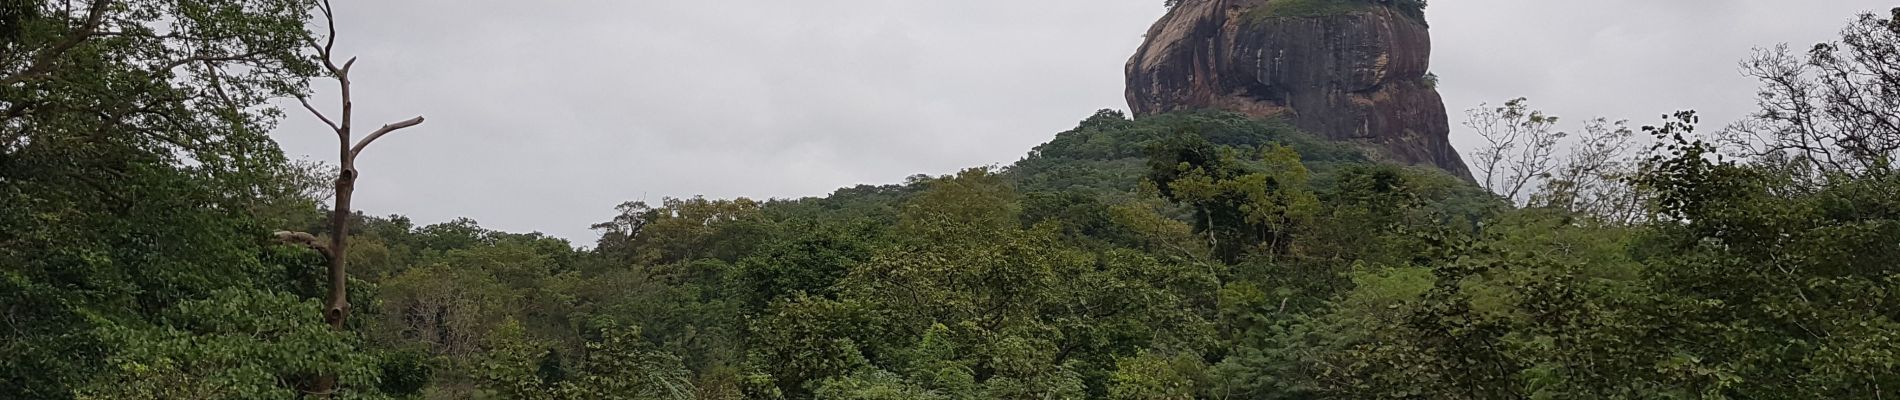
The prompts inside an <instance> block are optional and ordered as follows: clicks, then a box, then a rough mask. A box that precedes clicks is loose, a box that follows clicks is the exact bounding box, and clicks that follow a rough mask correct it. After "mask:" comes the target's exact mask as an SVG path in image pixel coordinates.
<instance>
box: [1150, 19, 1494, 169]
mask: <svg viewBox="0 0 1900 400" xmlns="http://www.w3.org/2000/svg"><path fill="white" fill-rule="evenodd" d="M1274 1H1287V0H1183V1H1182V2H1181V4H1180V5H1177V6H1175V8H1174V9H1173V10H1172V11H1170V12H1169V13H1168V15H1167V16H1165V17H1162V18H1161V21H1160V22H1156V23H1155V25H1154V27H1153V28H1151V29H1149V30H1148V35H1147V41H1146V42H1145V43H1143V44H1142V45H1141V48H1140V49H1139V50H1136V52H1135V56H1134V57H1133V58H1132V59H1130V60H1129V61H1128V70H1127V72H1128V105H1129V107H1130V109H1131V110H1132V111H1134V113H1135V115H1136V116H1137V117H1139V116H1142V115H1149V114H1156V113H1164V112H1169V111H1176V110H1187V109H1204V108H1212V109H1220V110H1227V111H1233V112H1238V113H1242V114H1246V115H1249V116H1253V117H1257V118H1288V119H1289V120H1290V121H1292V122H1293V124H1294V125H1295V126H1298V127H1300V129H1302V130H1305V131H1307V132H1308V133H1312V134H1314V135H1318V136H1321V137H1325V138H1328V139H1332V140H1338V141H1345V142H1351V143H1356V144H1360V145H1362V146H1363V147H1367V148H1370V149H1373V150H1377V151H1375V152H1374V153H1376V154H1379V155H1381V156H1383V157H1384V158H1385V159H1386V160H1388V161H1392V162H1397V163H1402V164H1413V165H1433V166H1437V167H1438V168H1441V169H1444V170H1445V171H1448V172H1451V173H1452V174H1453V175H1456V176H1459V177H1464V178H1466V179H1470V176H1471V172H1470V170H1469V169H1467V168H1466V167H1465V163H1464V160H1463V159H1462V158H1460V157H1459V156H1458V151H1457V150H1455V149H1453V148H1452V147H1451V141H1450V139H1449V138H1448V135H1449V134H1450V133H1451V127H1450V123H1449V119H1448V118H1447V116H1446V114H1445V103H1444V100H1443V99H1442V98H1440V97H1439V95H1438V91H1437V90H1436V89H1434V88H1433V87H1432V84H1431V83H1429V82H1427V80H1426V73H1427V72H1428V70H1429V68H1430V66H1431V49H1432V42H1431V34H1430V32H1429V30H1428V29H1427V27H1426V25H1425V23H1424V21H1422V20H1419V19H1417V18H1414V17H1410V16H1406V15H1405V14H1403V13H1402V12H1400V11H1399V10H1397V9H1395V8H1393V7H1394V6H1390V5H1386V3H1389V1H1384V0H1379V1H1378V2H1373V1H1367V2H1366V3H1364V4H1363V7H1359V8H1357V9H1356V10H1354V11H1349V12H1345V13H1341V14H1336V15H1324V16H1271V15H1267V14H1268V13H1266V12H1264V11H1262V10H1263V7H1266V6H1267V4H1268V3H1271V2H1274ZM1309 1H1310V0H1309ZM1320 1H1326V0H1320ZM1341 1H1360V0H1341Z"/></svg>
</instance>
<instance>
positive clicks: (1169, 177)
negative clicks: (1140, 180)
mask: <svg viewBox="0 0 1900 400" xmlns="http://www.w3.org/2000/svg"><path fill="white" fill-rule="evenodd" d="M1151 151H1152V153H1153V154H1154V155H1153V156H1151V157H1150V158H1149V168H1150V173H1149V179H1150V180H1152V181H1153V182H1154V183H1155V187H1156V188H1157V189H1159V190H1160V192H1161V195H1162V197H1164V198H1166V199H1168V200H1170V201H1174V202H1176V203H1180V204H1185V205H1190V206H1192V207H1194V212H1195V216H1194V220H1195V224H1196V225H1195V230H1196V231H1199V232H1200V233H1202V234H1204V235H1206V236H1207V241H1208V246H1209V247H1212V248H1213V249H1214V254H1215V257H1216V258H1218V259H1220V260H1221V261H1222V262H1226V263H1228V264H1233V263H1235V262H1238V261H1239V260H1240V258H1241V257H1242V256H1243V255H1246V254H1248V253H1249V252H1260V253H1263V254H1269V255H1272V254H1283V253H1285V252H1286V251H1287V246H1290V245H1291V244H1292V234H1293V232H1294V230H1295V228H1296V227H1298V226H1300V225H1301V224H1303V223H1305V222H1307V221H1309V220H1310V219H1311V218H1312V216H1313V214H1314V213H1316V212H1317V211H1316V207H1317V205H1318V199H1317V198H1316V197H1314V195H1313V193H1312V191H1311V190H1310V188H1309V187H1308V186H1307V179H1308V174H1309V172H1308V171H1307V169H1306V166H1305V165H1303V164H1302V163H1301V162H1300V154H1299V153H1298V152H1295V151H1294V150H1293V149H1292V148H1290V147H1286V146H1282V145H1278V144H1271V145H1267V146H1264V147H1262V148H1260V149H1259V150H1258V153H1252V152H1251V151H1249V153H1252V154H1243V153H1241V152H1240V151H1239V150H1235V149H1233V148H1228V147H1223V146H1216V145H1214V144H1213V143H1210V142H1208V141H1207V140H1206V139H1203V138H1201V137H1200V136H1198V135H1192V134H1183V135H1179V136H1177V137H1176V138H1175V139H1173V140H1170V141H1167V142H1163V143H1160V144H1157V145H1155V146H1154V147H1153V148H1152V149H1151ZM1255 154H1257V156H1256V155H1255ZM1253 157H1259V158H1258V160H1253V159H1251V158H1253Z"/></svg>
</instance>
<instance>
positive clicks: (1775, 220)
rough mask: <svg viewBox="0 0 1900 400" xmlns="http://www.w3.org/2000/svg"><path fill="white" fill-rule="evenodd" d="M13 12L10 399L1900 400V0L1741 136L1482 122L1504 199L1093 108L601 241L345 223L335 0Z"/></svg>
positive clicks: (6, 323) (1233, 127)
mask: <svg viewBox="0 0 1900 400" xmlns="http://www.w3.org/2000/svg"><path fill="white" fill-rule="evenodd" d="M1315 1H1318V0H1315ZM3 4H4V5H0V316H3V317H0V398H7V399H74V398H87V399H94V398H97V399H120V398H130V399H161V398H163V399H170V398H295V397H315V396H325V397H343V398H510V399H513V398H523V399H593V398H635V399H687V398H697V399H1053V398H1064V399H1069V398H1114V399H1203V398H1204V399H1232V398H1261V399H1368V398H1372V399H1388V398H1389V399H1520V398H1538V399H1570V398H1643V399H1648V398H1657V399H1662V398H1669V399H1679V398H1707V399H1726V398H1881V397H1882V396H1883V393H1888V394H1890V393H1894V392H1895V391H1896V390H1900V368H1896V366H1900V338H1896V334H1897V333H1896V332H1900V321H1896V319H1897V318H1900V265H1896V264H1895V260H1900V240H1896V238H1900V199H1896V198H1895V196H1893V194H1894V193H1900V174H1897V173H1896V172H1895V171H1894V170H1893V164H1892V160H1893V158H1894V156H1896V153H1897V152H1900V79H1895V77H1900V47H1897V46H1900V40H1897V39H1900V9H1896V10H1894V12H1893V13H1894V14H1893V15H1892V16H1888V15H1881V14H1867V15H1863V16H1861V17H1860V18H1859V19H1858V20H1856V21H1855V22H1854V23H1852V24H1851V25H1850V26H1849V27H1848V28H1847V29H1845V30H1844V31H1843V32H1842V37H1841V39H1840V40H1839V41H1835V42H1829V43H1824V44H1821V45H1817V46H1814V47H1812V48H1811V49H1810V50H1809V51H1806V52H1795V51H1790V50H1788V49H1786V48H1785V47H1784V48H1780V49H1771V50H1769V51H1765V52H1763V53H1761V54H1760V55H1758V56H1757V57H1756V58H1753V59H1750V60H1747V61H1746V62H1745V64H1744V65H1745V66H1747V68H1746V71H1747V72H1748V73H1749V74H1750V75H1751V76H1754V77H1757V78H1760V79H1761V81H1762V84H1763V86H1762V98H1761V106H1762V109H1761V111H1760V112H1759V113H1757V114H1756V115H1754V116H1753V117H1751V118H1750V119H1748V120H1746V121H1742V122H1739V123H1736V124H1734V125H1732V126H1728V127H1722V128H1720V129H1714V128H1710V127H1709V126H1708V125H1707V124H1704V123H1703V122H1702V121H1700V120H1699V118H1698V117H1697V116H1696V114H1695V113H1693V112H1677V113H1672V114H1669V115H1667V116H1665V117H1663V118H1662V119H1659V120H1655V121H1646V122H1643V123H1639V124H1638V125H1640V126H1641V127H1640V128H1630V125H1629V123H1627V122H1616V121H1608V120H1602V119H1597V120H1590V121H1586V123H1585V124H1584V125H1583V129H1582V131H1580V132H1578V133H1576V134H1574V135H1572V134H1566V133H1564V132H1562V131H1561V129H1560V126H1561V125H1560V124H1559V122H1558V121H1559V120H1558V119H1557V118H1555V117H1554V116H1551V115H1547V114H1545V113H1543V112H1541V111H1538V110H1535V109H1533V108H1531V106H1530V104H1529V102H1528V100H1523V99H1518V100H1513V101H1509V102H1506V103H1505V104H1504V105H1503V106H1497V107H1491V106H1485V107H1480V108H1477V109H1473V110H1472V112H1471V113H1470V114H1469V118H1468V120H1467V121H1466V123H1467V126H1469V127H1471V128H1473V129H1474V130H1476V131H1478V132H1479V133H1480V134H1481V135H1483V136H1484V138H1485V139H1486V141H1487V144H1486V146H1485V147H1484V148H1482V149H1479V151H1478V152H1477V153H1476V157H1474V160H1476V165H1474V170H1476V171H1480V172H1481V173H1480V176H1478V181H1479V182H1475V183H1474V182H1469V181H1466V180H1464V179H1461V178H1458V177H1453V176H1451V175H1449V174H1446V173H1443V172H1440V171H1438V170H1435V169H1428V168H1418V167H1403V166H1395V165H1389V164H1381V163H1379V162H1377V161H1376V160H1377V159H1378V158H1377V157H1373V156H1369V155H1367V154H1365V153H1363V152H1362V151H1361V150H1360V149H1358V148H1357V147H1354V146H1351V145H1347V144H1340V143H1334V142H1329V141H1324V140H1320V139H1316V138H1314V137H1311V136H1309V135H1307V134H1305V133H1302V132H1300V131H1299V130H1298V129H1295V128H1293V127H1292V126H1290V125H1289V124H1286V123H1284V122H1281V121H1260V120H1254V119H1249V118H1246V117H1242V116H1239V115H1235V114H1228V113H1220V112H1211V111H1208V112H1181V113H1172V114H1164V115H1156V116H1151V117H1143V118H1139V119H1131V118H1129V117H1127V116H1126V115H1124V114H1122V113H1121V112H1117V111H1113V110H1103V111H1100V112H1097V113H1096V114H1095V115H1092V116H1089V117H1088V118H1086V119H1084V120H1082V121H1081V122H1080V123H1079V124H1078V125H1077V126H1076V127H1075V128H1073V129H1071V130H1069V131H1066V132H1061V133H1058V134H1056V135H1055V137H1054V138H1053V139H1051V140H1050V141H1049V142H1047V143H1045V144H1043V145H1041V146H1038V147H1036V148H1035V149H1033V150H1031V151H1030V152H1029V153H1028V155H1027V156H1025V157H1023V158H1022V159H1021V160H1020V161H1018V162H1016V163H1014V164H1011V165H1007V166H1000V167H986V168H972V169H968V170H964V171H960V172H957V173H954V174H949V175H940V176H928V175H919V176H916V177H913V178H911V179H909V180H907V181H905V182H902V183H898V184H891V185H885V186H858V187H852V188H844V189H839V190H837V191H836V192H834V193H832V194H830V195H828V196H824V197H813V198H803V199H770V200H753V199H744V198H740V199H707V198H700V197H693V198H669V199H666V200H663V201H661V202H658V203H657V204H648V203H644V202H629V203H626V204H623V205H621V206H620V207H618V208H617V209H616V211H617V213H618V215H617V216H615V217H613V218H611V219H610V220H608V221H603V222H601V223H599V224H597V225H595V226H594V228H595V229H596V230H597V231H598V232H599V233H600V234H599V237H598V238H597V239H596V240H594V241H593V243H584V244H579V245H578V246H577V244H576V243H571V242H569V241H567V240H564V239H560V238H554V237H549V236H545V235H541V234H521V233H510V232H501V231H495V230H490V229H487V228H483V227H481V226H480V225H479V224H477V223H476V222H475V221H471V220H465V219H464V220H456V221H450V222H445V223H437V224H426V225H425V224H418V223H416V222H414V221H411V220H410V219H408V218H405V217H403V216H401V215H388V216H376V215H372V214H365V213H361V212H338V213H333V211H336V210H346V211H347V210H348V209H347V208H343V207H337V206H335V205H336V204H339V203H337V201H338V199H337V198H336V196H338V195H339V193H340V192H338V191H337V190H336V188H338V187H342V186H343V184H341V183H333V182H332V180H333V179H337V175H338V174H343V175H344V177H345V178H348V177H350V176H352V175H353V174H355V173H356V172H355V171H354V170H353V169H352V168H349V167H347V166H343V167H339V166H337V165H326V164H311V163H297V162H289V161H287V160H286V159H285V157H284V156H283V154H282V153H281V151H279V150H278V149H277V147H276V144H275V143H274V142H273V141H272V140H270V138H269V137H268V136H267V135H266V133H267V132H269V131H270V130H271V129H272V128H273V127H274V124H275V122H276V121H278V120H280V119H281V118H285V117H286V115H285V114H286V113H285V112H284V110H279V109H278V108H276V107H274V106H273V104H278V103H273V102H272V100H274V99H283V98H300V97H301V96H302V95H303V94H305V93H307V91H308V85H310V84H312V83H314V82H325V83H332V82H336V81H341V83H342V84H343V85H345V87H347V85H348V79H347V71H348V69H349V66H350V64H353V63H354V60H350V61H347V62H345V61H342V60H334V59H333V58H332V57H330V53H329V52H330V51H331V50H330V49H329V45H328V44H327V38H330V37H334V35H337V34H338V32H335V31H333V30H331V29H330V28H329V26H330V25H329V24H328V22H329V21H328V20H327V18H328V17H329V15H328V14H329V13H328V12H327V11H326V12H324V13H318V14H315V15H314V16H313V13H312V12H311V8H310V7H312V5H311V4H309V3H306V2H303V1H298V0H193V1H169V0H165V1H159V0H91V1H84V2H81V1H50V0H28V1H23V2H22V1H9V2H6V3H3ZM1417 4H1418V6H1419V7H1421V8H1422V6H1423V2H1422V1H1419V2H1417ZM343 33H344V34H347V32H343ZM320 43H321V44H320ZM313 108H314V107H313ZM347 108H348V106H345V109H347ZM299 111H301V110H299ZM342 112H343V113H345V115H344V116H342V117H341V118H348V117H347V113H348V111H342ZM298 116H299V117H302V115H301V114H299V115H298ZM341 121H343V122H341V123H340V125H341V126H338V128H339V129H340V130H348V128H347V126H348V124H349V122H347V121H348V120H347V119H342V120H341ZM418 121H419V120H418ZM325 122H331V121H330V120H328V119H326V120H325ZM332 123H335V122H332ZM1639 132H1640V133H1639ZM344 136H345V141H344V142H343V143H344V144H345V145H346V147H345V149H344V151H345V155H344V156H345V157H350V156H352V155H353V154H354V153H352V152H350V151H349V149H348V147H347V145H348V144H349V143H350V142H349V140H348V138H347V135H344ZM377 136H380V135H379V134H378V135H371V138H370V139H367V140H364V141H363V143H367V141H368V140H374V138H375V137H377ZM411 139H413V140H426V138H423V137H418V138H405V140H411ZM1643 143H1647V144H1649V145H1648V146H1647V148H1645V146H1644V145H1642V144H1643ZM359 150H360V148H359ZM346 159H347V158H346ZM346 165H347V164H346ZM342 194H344V195H346V196H347V192H342ZM342 204H347V203H342ZM329 216H336V218H335V219H331V218H327V217H329ZM338 221H342V223H338ZM338 227H343V228H345V229H337V228H338ZM277 232H283V233H277ZM294 232H307V233H308V237H307V238H306V239H304V240H302V241H297V240H287V239H295V238H296V236H295V235H291V234H290V233H294ZM339 236H341V237H347V238H349V243H351V244H350V246H349V247H348V251H343V250H342V249H339V248H336V247H324V246H318V245H313V244H316V243H323V242H326V241H327V240H329V239H336V238H338V237H339ZM320 239H321V240H320ZM334 243H341V241H337V242H334ZM338 247H341V246H338ZM332 257H334V258H332ZM333 260H340V261H337V263H339V264H347V265H348V266H349V267H348V276H347V278H348V281H347V285H346V286H337V285H336V284H335V282H334V281H332V280H331V279H329V277H327V276H326V274H327V273H329V271H334V270H330V269H326V268H325V265H327V264H330V263H331V261H333ZM332 289H336V290H338V291H340V292H345V294H347V296H348V299H349V304H353V311H351V316H350V318H348V319H347V320H342V319H338V320H328V321H326V315H327V314H328V313H329V310H328V309H329V305H328V304H326V301H325V300H326V297H327V296H329V293H330V292H331V290H332ZM331 323H336V324H340V325H341V327H340V328H338V327H333V326H332V325H331Z"/></svg>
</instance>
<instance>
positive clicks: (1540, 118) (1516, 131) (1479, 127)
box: [1464, 97, 1568, 204]
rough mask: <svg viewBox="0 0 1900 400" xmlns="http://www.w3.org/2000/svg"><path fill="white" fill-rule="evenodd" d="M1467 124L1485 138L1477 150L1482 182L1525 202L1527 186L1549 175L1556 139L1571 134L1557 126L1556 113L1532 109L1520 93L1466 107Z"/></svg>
mask: <svg viewBox="0 0 1900 400" xmlns="http://www.w3.org/2000/svg"><path fill="white" fill-rule="evenodd" d="M1464 125H1465V127H1468V128H1471V129H1472V130H1473V131H1474V132H1476V133H1477V134H1478V136H1479V137H1482V138H1484V140H1485V146H1484V147H1483V148H1480V149H1478V152H1477V153H1476V154H1475V156H1476V157H1475V161H1476V163H1477V165H1478V171H1477V173H1478V177H1477V178H1478V179H1479V183H1480V184H1483V185H1484V187H1485V189H1489V190H1491V192H1492V193H1497V194H1498V195H1500V196H1504V198H1506V199H1509V200H1510V201H1511V202H1512V203H1514V204H1524V202H1525V201H1527V199H1526V198H1525V196H1526V195H1527V194H1528V193H1529V192H1526V190H1527V189H1530V190H1535V188H1534V187H1533V185H1534V184H1536V183H1538V182H1539V181H1540V180H1541V179H1547V178H1549V177H1550V173H1551V170H1552V169H1554V168H1556V160H1555V159H1554V158H1553V156H1554V155H1555V154H1556V151H1557V150H1556V147H1557V142H1558V141H1560V140H1562V139H1563V138H1564V137H1565V136H1567V135H1568V134H1567V133H1564V132H1561V131H1557V130H1556V126H1557V116H1554V115H1546V114H1544V112H1543V111H1538V110H1533V109H1531V108H1530V104H1529V100H1526V99H1524V98H1521V97H1520V98H1516V99H1512V100H1511V101H1507V102H1505V103H1504V105H1503V106H1500V107H1489V106H1488V105H1479V106H1478V107H1477V108H1472V109H1470V110H1466V111H1465V122H1464Z"/></svg>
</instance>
